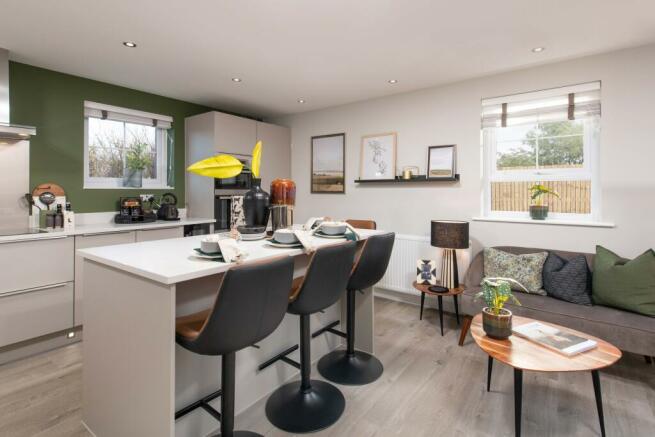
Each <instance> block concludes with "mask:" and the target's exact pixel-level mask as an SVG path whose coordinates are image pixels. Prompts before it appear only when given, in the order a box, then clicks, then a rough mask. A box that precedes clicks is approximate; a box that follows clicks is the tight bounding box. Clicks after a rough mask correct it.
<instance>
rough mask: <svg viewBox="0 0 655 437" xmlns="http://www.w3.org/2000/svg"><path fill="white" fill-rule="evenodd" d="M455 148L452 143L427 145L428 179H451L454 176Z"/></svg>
mask: <svg viewBox="0 0 655 437" xmlns="http://www.w3.org/2000/svg"><path fill="white" fill-rule="evenodd" d="M456 148H457V146H455V145H454V144H452V145H448V146H430V147H428V171H427V177H428V179H446V180H452V179H453V178H454V177H455V173H456V163H457V153H456Z"/></svg>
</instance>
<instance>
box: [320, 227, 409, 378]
mask: <svg viewBox="0 0 655 437" xmlns="http://www.w3.org/2000/svg"><path fill="white" fill-rule="evenodd" d="M395 238H396V235H395V234H394V233H393V232H391V233H388V234H382V235H372V236H370V237H368V239H367V240H366V241H365V242H364V248H363V249H362V251H361V253H360V255H359V258H358V260H357V263H356V264H355V267H354V268H353V271H352V274H351V275H350V280H349V281H348V301H347V310H346V317H347V320H346V323H347V326H346V344H347V345H346V350H335V351H332V352H330V353H329V354H327V355H325V356H324V357H323V358H321V359H320V360H319V362H318V366H317V367H318V371H319V373H320V374H321V375H322V376H323V377H324V378H325V379H327V380H329V381H332V382H336V383H338V384H345V385H364V384H369V383H371V382H373V381H375V380H376V379H378V378H379V377H380V376H381V375H382V372H383V371H384V367H383V366H382V363H381V362H380V360H378V359H377V358H375V357H374V356H373V355H371V354H368V353H366V352H362V351H356V350H355V297H356V293H357V291H358V290H363V289H364V288H368V287H372V286H373V285H375V284H377V283H378V282H379V281H380V279H382V277H383V276H384V273H385V272H386V271H387V266H388V265H389V259H390V258H391V250H392V249H393V243H394V240H395Z"/></svg>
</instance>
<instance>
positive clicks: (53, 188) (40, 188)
mask: <svg viewBox="0 0 655 437" xmlns="http://www.w3.org/2000/svg"><path fill="white" fill-rule="evenodd" d="M46 191H49V192H51V193H52V194H54V195H55V196H57V197H60V196H65V195H66V192H65V191H64V189H63V188H62V187H61V185H58V184H55V183H52V182H46V183H45V184H39V185H37V186H36V187H34V189H33V190H32V197H35V198H38V197H39V196H40V195H41V193H45V192H46Z"/></svg>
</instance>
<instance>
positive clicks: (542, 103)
mask: <svg viewBox="0 0 655 437" xmlns="http://www.w3.org/2000/svg"><path fill="white" fill-rule="evenodd" d="M599 141H600V82H594V83H588V84H583V85H575V86H570V87H563V88H556V89H550V90H544V91H537V92H532V93H525V94H519V95H514V96H506V97H497V98H492V99H484V100H483V101H482V146H483V157H484V187H485V191H484V201H483V214H484V215H485V216H487V217H501V218H502V217H507V218H522V217H526V218H527V217H528V210H529V206H530V202H531V199H530V192H529V188H530V187H531V186H532V185H534V184H536V183H539V184H543V185H545V186H547V187H548V188H550V189H552V190H554V191H556V192H557V193H558V194H559V198H558V197H556V196H549V195H546V198H545V202H544V203H545V204H547V205H548V206H549V210H550V212H549V217H551V218H556V219H582V220H596V219H598V218H599V214H600V205H599V196H598V194H597V192H598V189H599V186H598V185H599V184H598V150H599Z"/></svg>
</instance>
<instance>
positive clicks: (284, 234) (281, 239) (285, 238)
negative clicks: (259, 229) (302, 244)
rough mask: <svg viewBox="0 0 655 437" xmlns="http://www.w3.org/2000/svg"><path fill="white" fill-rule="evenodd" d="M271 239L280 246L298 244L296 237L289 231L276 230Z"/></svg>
mask: <svg viewBox="0 0 655 437" xmlns="http://www.w3.org/2000/svg"><path fill="white" fill-rule="evenodd" d="M273 239H274V240H275V241H277V242H278V243H282V244H293V243H297V242H298V237H296V234H294V233H293V230H291V229H278V230H277V231H275V233H274V234H273Z"/></svg>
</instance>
